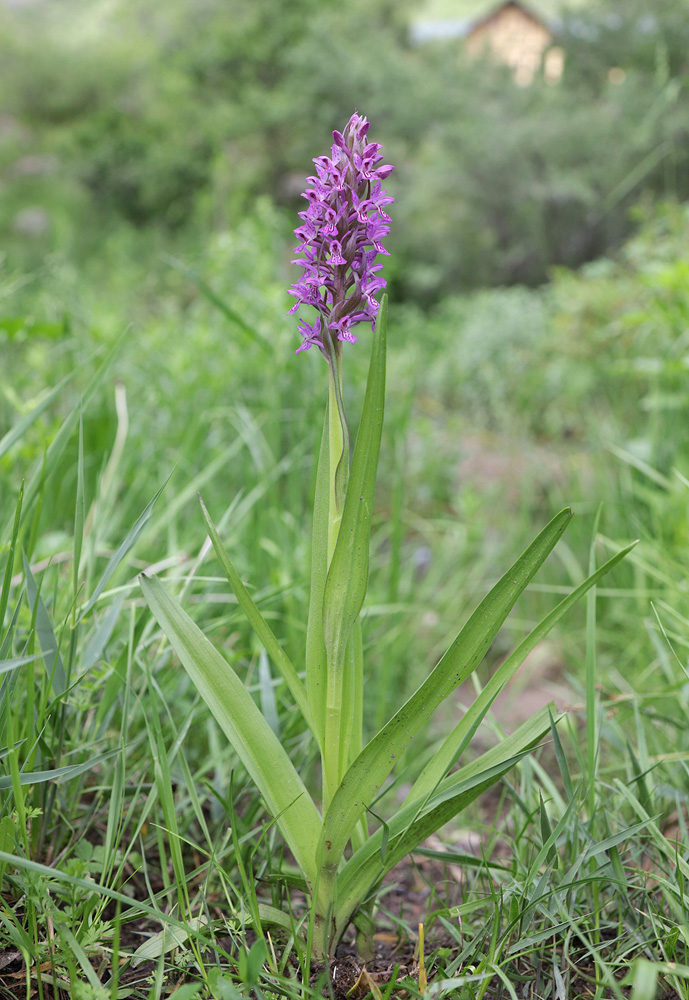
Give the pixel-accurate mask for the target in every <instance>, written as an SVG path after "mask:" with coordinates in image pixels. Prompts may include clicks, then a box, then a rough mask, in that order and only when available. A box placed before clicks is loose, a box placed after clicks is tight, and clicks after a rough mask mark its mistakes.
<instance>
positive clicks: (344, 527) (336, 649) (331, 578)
mask: <svg viewBox="0 0 689 1000" xmlns="http://www.w3.org/2000/svg"><path fill="white" fill-rule="evenodd" d="M386 337H387V302H386V297H383V301H382V302H381V305H380V309H379V310H378V319H377V322H376V331H375V336H374V339H373V346H372V349H371V363H370V366H369V374H368V382H367V385H366V397H365V400H364V408H363V411H362V414H361V423H360V425H359V433H358V434H357V439H356V445H355V446H354V454H353V457H352V469H351V472H350V476H349V485H348V487H347V496H346V499H345V504H344V510H343V512H342V524H341V526H340V531H339V534H338V536H337V544H336V546H335V551H334V553H333V558H332V562H331V564H330V569H329V570H328V577H327V580H326V583H325V591H324V595H323V637H324V639H325V646H326V651H327V654H328V669H329V670H332V669H333V665H335V666H336V668H337V667H338V666H339V667H340V668H341V665H342V662H343V660H344V655H345V648H346V646H347V642H348V640H349V636H350V635H351V632H352V629H353V627H354V622H355V621H356V619H357V616H358V614H359V611H360V610H361V606H362V604H363V603H364V597H365V596H366V587H367V584H368V557H369V555H368V550H369V536H370V534H371V513H372V508H373V494H374V490H375V485H376V471H377V468H378V456H379V453H380V439H381V434H382V432H383V411H384V405H385V348H386Z"/></svg>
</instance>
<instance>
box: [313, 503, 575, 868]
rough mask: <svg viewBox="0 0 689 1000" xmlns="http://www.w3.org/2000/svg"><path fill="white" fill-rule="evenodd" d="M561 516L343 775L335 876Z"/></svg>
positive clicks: (556, 533) (326, 859)
mask: <svg viewBox="0 0 689 1000" xmlns="http://www.w3.org/2000/svg"><path fill="white" fill-rule="evenodd" d="M570 517H571V511H570V510H569V509H565V510H562V511H560V513H559V514H557V515H556V516H555V517H554V518H553V519H552V521H550V523H549V524H548V525H546V527H545V528H544V529H543V531H541V533H540V534H539V535H538V537H537V538H536V539H535V541H533V542H532V543H531V545H530V546H529V547H528V549H527V550H526V551H525V552H524V553H523V554H522V555H521V556H520V557H519V559H517V561H516V562H515V563H514V565H513V566H512V567H511V568H510V569H509V570H508V572H507V573H505V575H504V576H503V577H502V579H500V580H499V581H498V583H496V585H495V586H494V587H493V589H492V590H491V591H490V593H489V594H488V595H487V596H486V597H484V599H483V600H482V601H481V603H480V604H479V606H478V608H477V609H476V610H475V611H474V613H473V614H472V615H471V617H470V618H469V620H468V621H467V623H466V624H465V625H464V627H463V628H462V629H461V631H460V632H459V635H458V636H457V638H456V639H455V641H454V642H453V643H452V645H451V646H450V648H449V649H448V650H447V652H446V653H445V655H444V656H443V657H442V659H441V660H440V662H439V663H438V664H437V666H436V667H435V669H434V670H433V671H432V673H431V674H430V675H429V677H427V679H426V680H425V681H424V682H423V684H422V685H421V686H420V687H419V688H418V689H417V691H416V692H415V693H414V694H413V695H412V696H411V698H410V699H409V700H408V701H407V702H406V704H405V705H403V706H402V708H401V709H400V710H399V711H398V712H397V713H396V714H395V715H394V716H393V718H392V719H391V720H390V721H389V722H388V723H387V724H386V725H385V726H384V727H383V728H382V729H381V730H380V732H379V733H378V734H377V735H376V736H374V737H373V739H372V740H371V741H370V743H368V745H367V746H366V747H364V749H363V750H362V752H361V753H360V754H359V756H358V757H357V759H356V760H355V761H354V763H353V764H352V766H351V767H350V768H349V770H348V771H347V773H346V774H345V776H344V778H343V779H342V782H341V784H340V787H339V788H338V789H337V791H336V793H335V795H334V797H333V800H332V802H331V803H330V807H329V809H328V811H327V813H326V815H325V818H324V823H323V834H322V837H321V846H320V861H321V864H322V865H324V867H325V868H326V869H328V870H329V871H332V870H333V869H334V866H336V865H337V864H338V863H339V859H340V858H341V856H342V852H343V851H344V847H345V845H346V843H347V840H348V839H349V837H350V835H351V832H352V829H353V827H354V824H355V823H356V822H357V820H358V818H359V816H360V815H361V814H362V813H363V811H364V809H365V808H366V805H367V804H368V803H369V802H370V801H371V800H372V799H373V797H374V795H375V794H376V792H377V791H378V790H379V788H380V786H381V785H382V783H383V781H384V780H385V778H386V777H387V775H388V774H389V773H390V771H391V770H392V768H393V766H394V764H395V760H396V758H397V757H399V755H400V754H401V753H403V752H404V750H406V748H407V746H408V745H409V743H410V742H411V740H412V738H413V737H414V736H415V735H416V733H417V732H418V731H419V729H421V727H422V726H423V725H424V724H425V723H426V722H427V721H428V719H429V718H430V717H431V715H432V714H433V712H435V710H436V708H437V707H438V706H439V705H440V704H441V703H442V702H443V701H444V700H445V698H447V696H448V695H449V694H451V693H452V691H454V690H455V688H456V687H458V686H459V685H460V684H461V683H462V682H463V681H464V680H466V679H467V677H469V676H470V674H471V673H472V672H473V671H474V669H475V668H476V667H477V666H478V665H479V663H480V662H481V660H482V659H483V657H484V656H485V654H486V652H487V650H488V648H489V647H490V645H491V643H492V641H493V639H494V638H495V636H496V634H497V632H498V629H499V628H500V626H501V625H502V623H503V622H504V621H505V619H506V618H507V615H508V614H509V612H510V610H511V609H512V607H513V606H514V604H515V602H516V600H517V598H518V597H519V595H520V594H521V593H522V592H523V591H524V590H525V589H526V587H527V585H528V584H529V582H530V581H531V579H532V578H533V577H534V575H535V574H536V572H537V570H538V569H539V567H540V566H541V565H542V563H543V562H544V561H545V559H546V557H547V556H548V554H549V553H550V552H551V550H552V549H553V547H554V546H555V544H556V543H557V541H558V539H559V538H560V536H561V535H562V533H563V531H564V530H565V528H566V527H567V524H568V523H569V519H570Z"/></svg>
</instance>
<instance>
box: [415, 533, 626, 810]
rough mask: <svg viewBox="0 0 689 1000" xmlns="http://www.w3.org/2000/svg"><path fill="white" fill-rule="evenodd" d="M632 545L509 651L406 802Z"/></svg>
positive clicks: (447, 762)
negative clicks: (549, 634) (537, 649)
mask: <svg viewBox="0 0 689 1000" xmlns="http://www.w3.org/2000/svg"><path fill="white" fill-rule="evenodd" d="M635 545H636V542H633V543H632V544H631V545H628V546H627V547H626V548H624V549H622V550H621V551H620V552H618V553H617V554H616V555H614V556H613V557H612V558H611V559H609V560H608V561H607V562H606V563H604V564H603V566H601V567H600V569H598V570H597V571H596V572H595V573H593V574H592V575H591V576H589V577H588V578H587V579H586V580H584V582H583V583H581V584H580V585H579V586H578V587H576V588H575V589H574V590H573V591H572V592H571V594H568V595H567V597H565V598H564V600H562V601H560V603H559V604H558V605H557V606H556V607H555V608H553V610H552V611H551V612H550V613H549V614H547V615H546V617H545V618H544V619H543V620H542V621H541V622H539V623H538V625H536V627H535V628H534V629H532V630H531V632H530V633H529V634H528V635H527V636H526V638H525V639H523V640H522V641H521V642H520V643H519V645H518V646H517V648H516V649H515V650H514V652H512V653H511V654H510V656H508V657H507V659H506V660H505V661H504V662H503V663H502V664H501V665H500V666H499V667H498V669H497V670H496V671H495V673H494V674H493V676H492V677H491V678H490V680H489V681H488V683H487V684H486V686H485V687H484V689H483V691H482V692H481V694H480V695H479V696H478V697H477V698H476V700H475V701H474V702H473V703H472V705H471V707H470V708H469V709H468V710H467V711H466V712H465V714H464V715H463V716H462V718H461V720H460V721H459V722H458V724H457V725H456V726H455V728H454V729H453V730H452V732H451V733H450V734H449V735H448V736H447V737H446V739H445V740H444V742H443V744H442V746H441V747H440V749H439V750H438V751H437V752H436V753H435V754H434V755H433V757H432V758H431V760H430V761H429V762H428V764H427V765H426V766H425V768H424V769H423V771H422V772H421V774H420V775H419V777H418V778H417V779H416V781H415V782H414V785H413V787H412V789H411V791H410V793H409V795H408V796H407V798H408V799H416V798H419V797H421V796H422V795H427V794H428V793H430V792H431V791H432V789H433V788H434V787H435V786H436V784H437V783H438V782H439V781H440V780H441V779H442V778H443V777H444V775H445V774H447V772H448V771H449V770H450V768H451V767H452V765H453V764H454V762H455V760H457V758H458V757H459V756H460V754H461V753H462V751H463V750H464V748H465V747H466V746H468V744H469V741H470V740H471V738H472V736H473V735H474V733H475V732H476V730H477V729H478V727H479V725H480V723H481V721H482V719H483V718H484V716H485V715H486V712H487V711H488V709H489V708H490V706H491V705H492V704H493V702H494V701H495V699H496V698H497V696H498V695H499V694H500V692H501V691H502V689H503V687H504V686H505V684H506V683H507V682H508V681H509V680H510V678H511V677H513V676H514V674H515V673H516V671H517V670H518V668H519V667H520V666H521V665H522V663H523V662H524V660H525V659H526V657H527V656H528V655H529V653H530V652H531V650H532V649H534V648H535V646H537V645H538V643H539V642H541V640H542V639H544V638H545V636H546V635H547V634H548V633H549V632H550V630H551V629H552V628H553V626H554V625H556V624H557V622H558V621H559V620H560V619H561V618H562V616H563V615H564V614H566V612H567V611H569V610H570V608H572V607H573V606H574V605H575V604H576V603H577V601H578V600H580V598H582V597H583V596H584V594H585V593H586V592H587V590H590V588H591V587H593V586H594V585H595V584H596V583H598V581H599V580H600V579H601V577H603V576H605V574H606V573H608V572H609V571H610V570H611V569H612V568H613V566H615V565H617V563H618V562H620V560H621V559H624V557H625V556H626V555H627V553H628V552H630V551H631V550H632V549H633V548H634V546H635ZM570 787H571V782H570Z"/></svg>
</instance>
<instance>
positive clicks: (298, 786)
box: [139, 575, 321, 885]
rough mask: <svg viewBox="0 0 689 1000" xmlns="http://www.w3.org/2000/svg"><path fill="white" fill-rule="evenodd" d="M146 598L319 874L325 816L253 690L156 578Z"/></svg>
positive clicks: (310, 874)
mask: <svg viewBox="0 0 689 1000" xmlns="http://www.w3.org/2000/svg"><path fill="white" fill-rule="evenodd" d="M139 580H140V583H141V589H142V590H143V593H144V597H145V598H146V601H147V603H148V606H149V607H150V609H151V611H152V612H153V614H154V616H155V618H156V619H157V620H158V623H159V624H160V626H161V628H162V629H163V631H164V632H165V634H166V635H167V637H168V639H169V640H170V644H171V646H172V648H173V649H174V650H175V652H176V653H177V656H178V657H179V659H180V661H181V662H182V664H183V666H184V668H185V670H186V671H187V673H188V674H189V676H190V677H191V679H192V681H193V682H194V685H195V686H196V689H197V690H198V692H199V694H200V695H201V697H202V698H203V700H204V701H205V702H206V705H208V708H209V709H210V710H211V712H212V714H213V715H214V716H215V719H216V720H217V722H218V724H219V725H220V727H221V728H222V730H223V732H224V733H225V735H226V736H227V738H228V740H229V741H230V743H231V744H232V746H233V747H234V749H235V751H236V753H237V755H238V756H239V758H240V760H241V761H242V763H243V764H244V767H245V768H246V769H247V771H248V773H249V775H250V777H251V778H252V780H253V782H254V784H255V785H256V787H257V788H258V790H259V791H260V793H261V795H262V796H263V798H264V800H265V803H266V805H267V807H268V809H269V811H270V813H271V815H272V816H273V818H274V819H275V820H276V822H277V825H278V827H279V829H280V831H281V833H282V835H283V837H284V838H285V840H286V841H287V844H288V846H289V848H290V850H291V851H292V854H293V855H294V857H295V859H296V861H297V864H298V865H299V867H300V868H301V870H302V871H303V873H304V875H305V876H306V878H307V880H308V881H309V883H310V884H311V885H314V883H315V879H316V849H317V845H318V834H319V831H320V826H321V819H320V815H319V813H318V810H317V809H316V806H315V805H314V803H313V800H312V798H311V796H310V795H309V793H308V792H307V790H306V788H305V787H304V784H303V782H302V780H301V778H300V777H299V775H298V774H297V772H296V770H295V769H294V766H293V764H292V762H291V761H290V759H289V757H288V756H287V754H286V753H285V751H284V749H283V748H282V746H281V744H280V742H279V740H278V739H277V737H276V736H275V733H274V732H273V731H272V729H271V728H270V726H269V725H268V723H267V722H266V720H265V719H264V718H263V716H262V715H261V713H260V711H259V710H258V708H257V706H256V704H255V703H254V701H253V699H252V697H251V695H250V694H249V692H248V691H247V690H246V688H245V687H244V685H243V684H242V682H241V680H240V679H239V677H238V676H237V674H236V673H235V672H234V670H233V669H232V667H231V666H230V665H229V664H228V663H227V662H226V660H224V659H223V657H222V656H221V655H220V653H219V652H218V651H217V649H215V647H214V646H213V644H212V643H211V642H210V641H209V640H208V639H207V638H206V636H205V635H204V634H203V632H202V631H201V629H200V628H199V627H198V625H196V624H195V622H193V621H192V620H191V618H190V617H189V616H188V615H187V613H186V612H185V611H184V610H183V609H182V608H181V607H180V605H179V604H178V603H177V601H176V600H175V599H174V598H172V597H171V596H170V595H169V594H168V593H167V591H166V590H165V588H164V586H163V585H162V583H161V582H160V580H157V579H156V578H155V577H152V578H148V577H146V576H144V575H142V576H141V577H140V578H139Z"/></svg>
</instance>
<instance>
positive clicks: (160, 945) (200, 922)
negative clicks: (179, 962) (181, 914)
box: [132, 917, 206, 968]
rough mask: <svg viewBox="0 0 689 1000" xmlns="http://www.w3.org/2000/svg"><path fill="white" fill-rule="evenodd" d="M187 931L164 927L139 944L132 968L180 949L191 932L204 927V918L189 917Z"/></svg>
mask: <svg viewBox="0 0 689 1000" xmlns="http://www.w3.org/2000/svg"><path fill="white" fill-rule="evenodd" d="M188 924H189V929H188V930H182V928H180V927H172V926H170V925H166V926H165V927H163V929H162V930H160V931H158V932H157V933H156V934H151V936H150V937H149V938H146V940H145V941H144V943H143V944H140V945H139V947H138V948H137V949H136V951H135V952H134V954H133V956H132V966H133V967H134V968H136V967H137V965H141V963H142V962H149V961H151V960H152V959H154V958H160V956H161V955H166V954H167V953H168V952H169V951H172V950H173V949H174V948H180V947H181V946H182V945H183V944H184V943H185V942H186V941H187V940H188V938H189V935H190V933H191V932H193V931H198V930H199V928H201V927H205V926H206V920H205V917H191V918H190V919H189V920H188Z"/></svg>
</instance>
